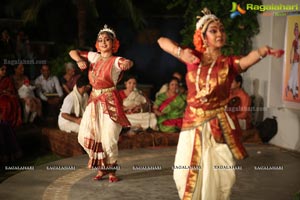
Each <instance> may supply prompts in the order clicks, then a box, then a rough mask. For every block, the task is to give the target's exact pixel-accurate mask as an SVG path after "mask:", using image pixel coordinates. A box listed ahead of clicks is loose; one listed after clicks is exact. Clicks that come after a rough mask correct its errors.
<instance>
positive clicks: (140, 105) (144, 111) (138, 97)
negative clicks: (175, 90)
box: [119, 76, 157, 130]
mask: <svg viewBox="0 0 300 200" xmlns="http://www.w3.org/2000/svg"><path fill="white" fill-rule="evenodd" d="M124 84H125V89H123V90H120V91H119V94H120V96H121V99H122V102H123V109H124V111H125V114H126V117H127V119H128V120H129V122H130V124H131V129H132V130H138V129H139V128H142V129H147V128H151V129H153V130H157V120H156V116H155V114H154V113H152V112H151V101H150V100H149V99H147V98H146V97H145V95H143V93H142V91H140V90H138V89H137V88H136V86H137V79H136V77H135V76H128V77H127V78H126V79H125V82H124Z"/></svg>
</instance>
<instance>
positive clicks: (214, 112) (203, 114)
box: [190, 106, 225, 119]
mask: <svg viewBox="0 0 300 200" xmlns="http://www.w3.org/2000/svg"><path fill="white" fill-rule="evenodd" d="M190 110H191V111H192V112H193V113H194V114H195V115H197V116H199V117H202V118H205V119H209V118H212V117H215V116H216V115H217V114H218V113H220V112H223V111H224V110H225V107H221V108H217V109H214V110H203V109H202V108H194V107H192V106H190Z"/></svg>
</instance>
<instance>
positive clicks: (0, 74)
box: [0, 63, 22, 164]
mask: <svg viewBox="0 0 300 200" xmlns="http://www.w3.org/2000/svg"><path fill="white" fill-rule="evenodd" d="M6 69H7V68H6V65H4V64H2V63H1V66H0V163H1V164H4V163H7V162H10V161H14V160H15V159H17V158H19V157H20V156H21V154H22V152H21V149H20V147H19V145H18V143H17V140H16V133H15V131H14V128H15V127H17V126H19V125H21V123H22V119H21V107H20V103H19V101H18V97H17V93H16V91H15V87H14V84H13V82H12V80H11V78H10V77H9V76H7V75H6Z"/></svg>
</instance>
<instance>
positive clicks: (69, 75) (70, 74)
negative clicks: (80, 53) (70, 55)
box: [60, 62, 80, 96]
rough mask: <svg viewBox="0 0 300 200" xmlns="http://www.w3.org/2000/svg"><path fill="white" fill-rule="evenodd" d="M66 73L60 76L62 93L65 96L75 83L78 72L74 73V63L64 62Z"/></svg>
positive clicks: (78, 75)
mask: <svg viewBox="0 0 300 200" xmlns="http://www.w3.org/2000/svg"><path fill="white" fill-rule="evenodd" d="M65 69H66V73H65V74H64V75H63V76H62V77H61V79H60V82H61V85H62V88H63V92H64V95H65V96H67V95H68V94H69V93H70V92H71V91H72V90H73V88H74V86H75V85H76V81H77V80H78V79H79V77H80V74H76V70H75V65H74V64H73V63H72V62H67V63H65Z"/></svg>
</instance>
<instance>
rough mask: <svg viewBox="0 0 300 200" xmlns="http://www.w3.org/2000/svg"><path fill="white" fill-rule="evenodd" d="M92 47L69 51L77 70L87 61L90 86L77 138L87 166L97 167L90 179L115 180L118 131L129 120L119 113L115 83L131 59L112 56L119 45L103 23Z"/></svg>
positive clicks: (122, 113)
mask: <svg viewBox="0 0 300 200" xmlns="http://www.w3.org/2000/svg"><path fill="white" fill-rule="evenodd" d="M96 48H97V51H98V52H85V51H78V50H72V51H70V56H71V57H72V59H73V60H75V61H76V62H77V64H78V67H79V68H80V69H81V70H84V69H86V68H87V61H88V62H89V63H90V66H89V69H88V76H89V80H90V84H91V85H92V92H91V94H90V99H89V104H88V106H87V107H86V110H85V112H84V114H83V117H82V120H81V123H80V127H79V133H78V141H79V143H80V144H81V145H82V146H83V147H84V149H85V150H86V152H87V153H88V155H89V158H90V159H89V162H88V167H89V168H98V174H97V175H96V177H95V178H94V179H95V180H101V179H102V178H103V176H105V175H107V174H109V182H117V181H118V180H119V179H118V178H117V177H116V175H115V172H116V169H118V167H117V158H118V139H119V134H120V132H121V129H122V127H127V126H129V125H130V123H129V121H128V120H127V118H126V116H125V114H124V112H123V107H122V101H121V100H120V96H119V93H118V91H117V89H116V85H117V83H118V81H119V80H120V76H121V74H122V72H123V71H125V70H128V69H130V68H131V67H132V65H133V62H132V61H131V60H128V59H125V58H122V57H117V56H114V55H113V53H115V52H117V50H118V48H119V41H118V39H117V38H116V34H115V32H114V31H113V30H112V29H110V28H108V27H107V26H106V25H105V26H104V28H103V29H101V30H100V32H99V34H98V37H97V41H96Z"/></svg>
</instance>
